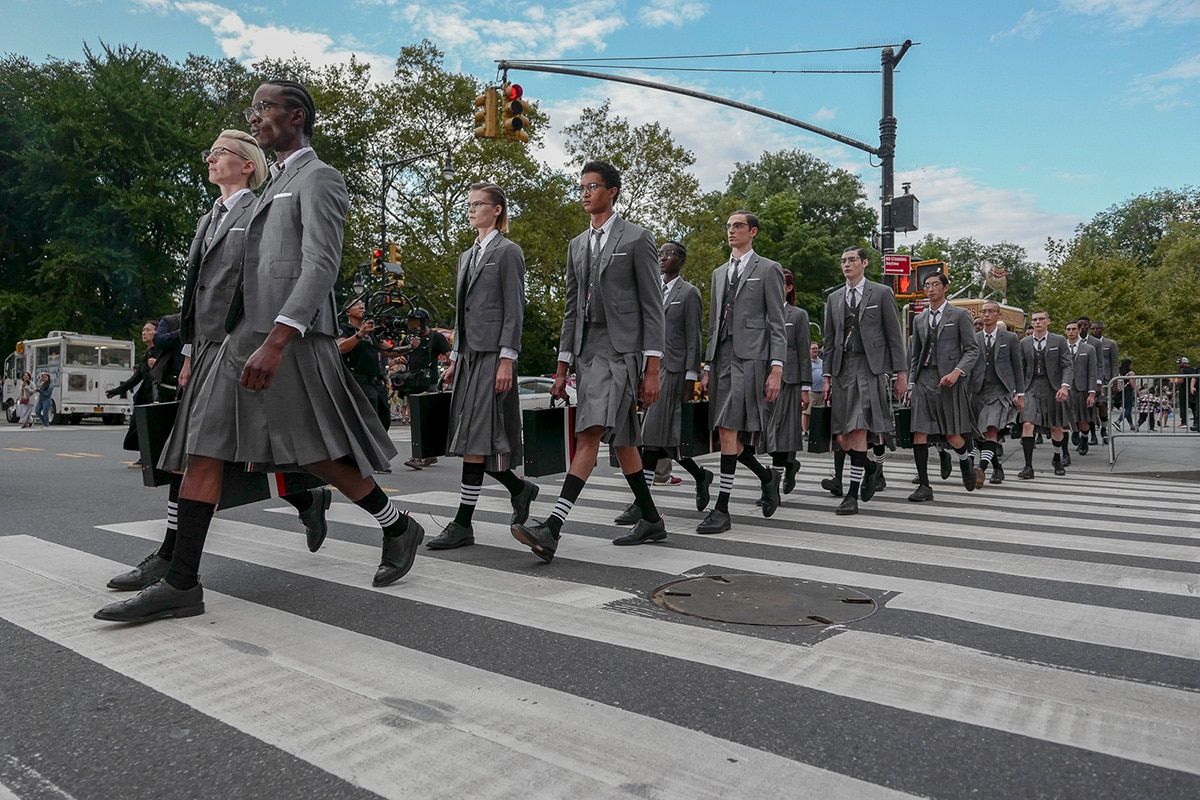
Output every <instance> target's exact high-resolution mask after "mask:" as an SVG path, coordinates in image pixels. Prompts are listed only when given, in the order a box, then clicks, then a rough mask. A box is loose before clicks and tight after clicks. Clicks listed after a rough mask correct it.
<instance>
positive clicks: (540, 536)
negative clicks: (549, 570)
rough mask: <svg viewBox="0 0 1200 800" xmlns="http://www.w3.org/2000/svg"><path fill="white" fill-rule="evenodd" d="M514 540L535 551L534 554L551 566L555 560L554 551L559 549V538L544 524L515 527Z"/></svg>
mask: <svg viewBox="0 0 1200 800" xmlns="http://www.w3.org/2000/svg"><path fill="white" fill-rule="evenodd" d="M509 530H511V531H512V535H513V538H514V539H516V540H517V541H518V542H520V543H521V544H523V545H525V546H526V547H528V548H529V549H530V550H532V551H533V554H534V555H535V556H537V557H538V558H540V559H541V560H542V561H545V562H546V563H547V564H549V563H550V562H551V561H553V560H554V551H555V550H557V549H558V537H557V536H555V535H554V531H552V530H550V526H549V525H547V524H546V523H544V522H538V523H535V524H533V525H525V524H521V525H513V526H512V527H511V528H510V529H509Z"/></svg>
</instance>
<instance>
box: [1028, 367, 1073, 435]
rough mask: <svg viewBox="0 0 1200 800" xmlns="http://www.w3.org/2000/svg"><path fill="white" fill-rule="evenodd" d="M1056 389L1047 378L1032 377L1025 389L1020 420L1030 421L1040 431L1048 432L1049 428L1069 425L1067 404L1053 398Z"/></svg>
mask: <svg viewBox="0 0 1200 800" xmlns="http://www.w3.org/2000/svg"><path fill="white" fill-rule="evenodd" d="M1056 391H1057V390H1056V389H1055V387H1053V386H1051V385H1050V381H1049V380H1048V379H1047V378H1044V377H1043V378H1034V379H1033V381H1032V382H1031V383H1030V384H1029V387H1028V388H1026V389H1025V408H1024V409H1022V410H1021V422H1032V423H1033V424H1034V427H1036V428H1038V429H1039V430H1041V432H1042V433H1048V432H1049V431H1050V429H1051V428H1067V427H1070V425H1069V421H1068V419H1067V416H1068V415H1067V404H1066V403H1060V402H1058V401H1057V400H1056V399H1054V395H1055V392H1056Z"/></svg>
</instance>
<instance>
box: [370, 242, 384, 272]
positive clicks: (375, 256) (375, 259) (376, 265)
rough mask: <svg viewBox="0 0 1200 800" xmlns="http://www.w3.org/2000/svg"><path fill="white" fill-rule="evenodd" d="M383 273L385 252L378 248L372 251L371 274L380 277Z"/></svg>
mask: <svg viewBox="0 0 1200 800" xmlns="http://www.w3.org/2000/svg"><path fill="white" fill-rule="evenodd" d="M381 272H383V250H382V249H380V248H378V247H376V248H375V249H374V250H372V251H371V274H372V275H378V274H379V273H381Z"/></svg>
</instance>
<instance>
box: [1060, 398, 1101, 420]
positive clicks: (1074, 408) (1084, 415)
mask: <svg viewBox="0 0 1200 800" xmlns="http://www.w3.org/2000/svg"><path fill="white" fill-rule="evenodd" d="M1070 393H1071V394H1070V396H1069V397H1068V398H1067V404H1066V405H1067V418H1068V419H1069V420H1070V421H1071V427H1075V426H1076V425H1077V424H1078V423H1080V422H1086V423H1088V425H1099V424H1100V409H1098V408H1096V406H1092V407H1091V408H1088V404H1087V399H1088V393H1087V392H1081V391H1079V390H1078V389H1071V390H1070ZM1097 402H1099V401H1098V400H1097Z"/></svg>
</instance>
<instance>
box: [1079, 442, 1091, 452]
mask: <svg viewBox="0 0 1200 800" xmlns="http://www.w3.org/2000/svg"><path fill="white" fill-rule="evenodd" d="M1090 448H1091V444H1089V443H1088V440H1087V439H1084V440H1083V441H1082V442H1080V443H1079V455H1081V456H1086V455H1087V454H1088V450H1089V449H1090Z"/></svg>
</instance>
